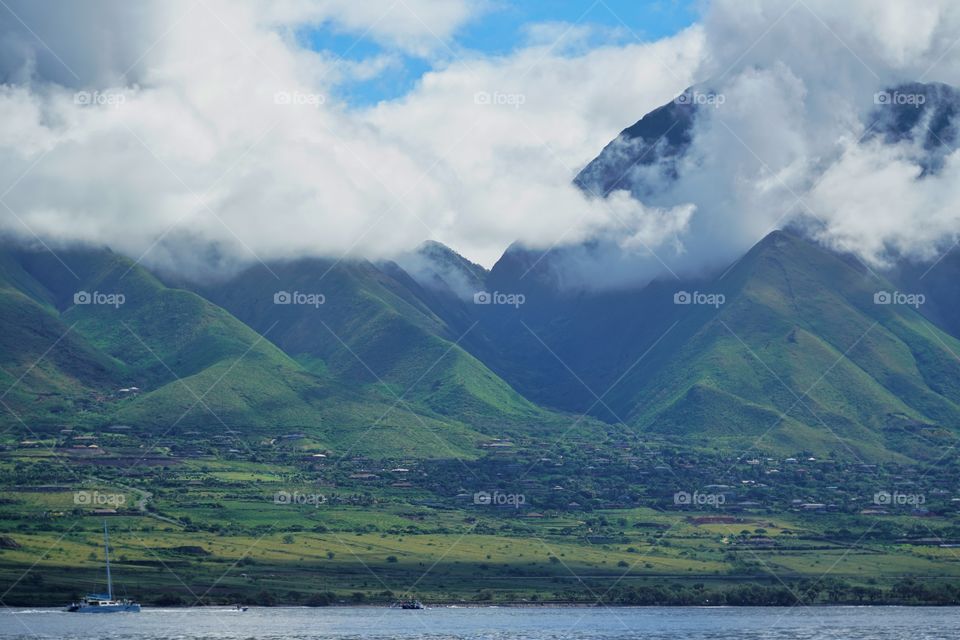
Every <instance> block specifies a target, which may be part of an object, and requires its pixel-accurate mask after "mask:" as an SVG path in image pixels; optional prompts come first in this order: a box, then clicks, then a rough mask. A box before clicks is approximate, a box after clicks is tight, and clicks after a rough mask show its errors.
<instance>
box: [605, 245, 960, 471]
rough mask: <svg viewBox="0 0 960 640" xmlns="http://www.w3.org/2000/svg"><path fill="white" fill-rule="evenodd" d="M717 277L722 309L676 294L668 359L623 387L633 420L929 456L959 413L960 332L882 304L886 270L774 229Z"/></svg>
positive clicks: (768, 441) (789, 444) (700, 433)
mask: <svg viewBox="0 0 960 640" xmlns="http://www.w3.org/2000/svg"><path fill="white" fill-rule="evenodd" d="M718 289H719V290H721V291H723V292H724V293H725V295H726V296H727V300H726V304H724V305H723V306H722V307H721V308H719V309H717V310H714V309H712V308H710V307H704V308H697V307H696V306H682V305H678V312H679V313H680V317H679V322H680V325H678V331H675V332H674V333H673V334H672V336H671V338H670V340H669V341H665V343H664V344H663V345H662V352H661V354H660V356H659V358H658V362H657V363H656V364H657V365H659V366H657V367H656V369H655V370H651V368H647V369H645V370H643V371H640V372H637V373H636V374H634V375H632V376H628V378H627V379H626V380H625V381H624V383H623V384H622V385H621V386H620V387H619V391H618V392H617V394H616V395H617V399H616V401H617V402H619V403H621V404H626V403H632V405H633V408H632V409H631V412H630V418H629V420H630V421H631V422H632V423H633V424H636V425H638V426H640V427H642V428H645V429H650V430H654V431H659V432H669V433H683V434H687V435H689V436H691V437H695V438H697V439H700V440H705V439H710V438H720V439H726V438H730V437H733V438H735V439H737V440H738V442H739V443H740V444H743V443H748V444H749V443H752V442H755V443H757V444H759V445H761V446H764V447H765V448H773V449H778V448H779V449H791V448H793V449H792V450H796V445H797V443H805V444H806V447H805V448H807V449H809V450H811V451H816V452H818V453H824V452H827V451H847V452H848V453H851V454H853V455H857V456H861V457H865V458H866V457H876V456H894V455H899V454H906V455H922V454H924V453H926V454H931V455H932V454H933V453H935V452H934V451H932V450H931V448H930V447H929V438H930V437H936V434H937V432H938V431H941V430H944V429H950V430H952V429H954V428H955V427H956V425H957V424H960V386H958V385H957V379H958V375H960V362H958V361H957V360H956V358H955V357H954V356H953V355H952V354H951V350H952V351H954V352H958V353H960V343H958V342H957V341H956V340H955V339H953V338H951V337H950V336H948V335H947V334H946V333H944V332H943V331H941V330H939V329H937V328H936V327H935V326H934V325H932V324H930V323H929V322H928V321H927V320H926V319H924V318H923V317H922V316H921V315H920V314H919V313H918V312H917V311H916V310H915V309H913V308H911V307H908V306H902V305H878V304H875V303H874V294H875V293H876V292H877V291H890V290H892V286H891V285H890V283H889V282H886V281H884V280H878V279H877V278H876V277H875V276H873V275H871V274H869V273H867V272H866V271H865V270H864V269H863V268H862V267H860V266H858V265H856V264H853V263H851V262H848V261H846V260H845V259H843V258H842V257H840V256H837V255H835V254H832V253H830V252H828V251H825V250H823V249H821V248H819V247H817V246H815V245H813V244H811V243H810V242H807V241H805V240H803V239H801V238H799V237H797V236H794V235H792V234H789V233H783V232H777V233H774V234H771V235H770V236H768V237H767V238H766V239H765V240H764V241H763V242H761V243H760V244H759V245H757V246H756V247H755V248H754V249H753V250H751V251H750V253H749V254H748V255H747V256H746V257H745V258H744V259H743V260H742V261H741V262H740V263H739V264H738V265H737V266H736V267H735V268H734V269H733V270H732V271H731V273H730V274H729V275H728V276H726V278H725V281H724V282H722V283H721V284H720V287H718ZM685 314H686V315H685ZM925 436H926V439H925ZM925 444H926V445H927V446H924V445H925ZM894 452H896V453H894Z"/></svg>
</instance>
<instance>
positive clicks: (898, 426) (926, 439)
mask: <svg viewBox="0 0 960 640" xmlns="http://www.w3.org/2000/svg"><path fill="white" fill-rule="evenodd" d="M910 87H912V88H911V90H913V91H922V92H924V95H927V96H928V99H927V100H926V102H925V105H924V106H923V108H922V109H916V108H914V109H913V111H910V112H903V113H900V112H894V113H893V115H889V114H888V115H887V116H886V117H885V118H883V119H881V125H880V126H879V128H878V130H877V131H876V132H875V134H874V135H877V136H882V137H885V138H889V139H890V140H891V141H895V140H897V139H902V137H904V136H915V135H919V131H920V129H919V127H920V126H923V127H925V128H929V126H931V125H930V123H933V125H932V126H933V127H934V131H935V132H938V133H936V134H935V135H934V136H933V137H932V138H930V139H929V140H927V141H926V142H925V143H924V145H923V148H924V149H926V151H927V155H926V156H925V159H924V161H923V162H924V164H923V166H924V170H925V171H930V172H935V171H937V169H938V167H939V166H940V163H941V162H942V158H943V154H944V149H943V147H942V145H943V144H946V142H943V141H947V142H949V141H950V140H952V139H953V136H954V135H955V134H954V116H955V113H956V109H957V105H958V104H960V99H958V94H957V92H956V91H955V90H953V89H952V88H950V87H945V86H943V85H910ZM685 95H686V94H685ZM696 117H697V106H696V105H695V104H693V103H692V101H691V100H680V99H678V100H675V101H673V102H671V103H670V104H668V105H666V106H664V107H662V108H660V109H657V110H655V111H653V112H652V113H650V114H648V115H647V116H645V117H644V118H643V119H641V120H640V121H639V122H637V123H636V124H635V125H633V126H631V127H629V128H627V129H625V130H624V132H623V133H622V134H621V135H620V136H618V138H617V139H616V140H615V141H613V142H611V143H610V145H608V146H607V147H606V148H605V149H604V150H603V151H602V152H601V153H600V155H599V156H598V157H597V159H596V160H594V161H593V162H591V163H590V164H589V165H587V167H585V168H584V170H583V171H582V172H581V173H580V174H579V175H578V176H577V178H576V179H575V183H576V184H577V185H578V186H580V187H581V188H583V189H584V190H586V191H588V192H590V193H591V194H593V195H594V196H595V197H601V198H602V197H606V196H608V195H609V194H610V193H611V192H612V191H614V190H620V189H622V190H626V191H629V192H630V193H631V194H632V195H634V196H635V197H655V194H653V193H652V189H653V187H652V186H651V185H652V184H653V183H652V182H650V181H649V177H650V172H651V171H656V172H659V178H658V181H659V180H660V179H662V178H664V177H666V178H667V179H669V177H670V175H671V174H672V173H675V172H677V171H680V170H681V169H680V164H679V163H678V162H677V159H679V158H681V157H682V155H683V153H684V152H685V150H686V149H687V148H688V147H689V145H690V141H691V137H692V136H693V135H694V134H693V131H694V129H693V122H694V121H695V119H696ZM921 120H922V121H923V122H922V125H921ZM608 250H609V247H607V246H606V245H603V244H596V243H591V242H585V243H583V244H581V245H577V246H572V247H559V248H554V249H550V250H547V251H542V250H534V249H531V248H527V247H524V246H521V245H514V246H512V247H510V248H509V249H508V250H507V251H506V252H505V253H504V255H503V256H502V258H501V259H500V260H499V261H498V262H497V263H496V264H495V265H494V266H493V268H492V269H490V270H487V269H485V268H483V267H481V266H479V265H476V264H473V263H471V262H470V261H468V260H467V259H465V258H463V257H462V256H460V255H459V254H457V253H456V252H455V251H454V250H452V249H450V248H448V247H445V246H444V245H442V244H439V243H436V242H428V243H425V244H424V245H422V246H421V247H420V248H419V249H417V250H416V251H414V252H411V253H410V254H408V255H405V256H402V257H400V258H397V259H396V260H394V261H384V262H372V261H368V260H362V259H347V260H332V259H321V258H303V259H297V260H290V261H283V262H271V263H268V264H255V265H253V266H249V267H248V268H246V269H245V270H243V271H240V272H238V273H235V274H233V275H231V276H230V277H228V278H226V279H219V280H215V281H203V282H192V281H185V280H182V279H179V278H174V277H171V276H169V275H168V274H163V273H152V272H151V271H150V270H149V269H147V268H146V267H144V266H143V265H141V264H138V263H136V262H134V261H133V260H131V259H130V258H129V257H126V256H122V255H119V254H117V253H114V252H112V251H111V250H109V249H107V248H96V247H83V248H73V249H69V250H60V249H58V250H57V251H56V253H53V252H51V251H48V250H46V249H44V248H42V247H40V248H38V247H33V246H25V245H23V244H22V243H16V242H13V241H8V242H6V243H5V244H4V246H3V248H2V249H0V318H2V323H3V327H4V331H3V332H2V334H0V335H2V337H0V361H2V370H0V386H2V388H3V389H6V390H7V391H6V392H5V393H3V395H2V396H0V400H2V403H3V405H4V406H5V407H6V410H5V411H4V413H3V417H2V419H0V420H2V423H3V427H4V430H5V432H6V433H9V434H16V435H17V437H21V438H25V437H41V438H42V437H44V435H45V434H49V433H53V432H55V431H56V430H59V429H62V428H65V427H76V426H80V427H84V428H90V429H97V428H100V427H104V426H107V425H117V424H121V425H127V426H129V427H130V428H131V429H132V430H134V431H135V432H136V433H139V434H142V435H143V437H144V440H145V442H147V443H150V442H152V441H154V440H161V439H163V438H164V437H165V436H167V435H176V434H191V433H192V434H201V435H203V434H210V433H235V434H239V435H242V436H245V437H250V436H263V437H278V436H281V435H284V434H289V433H298V434H302V435H304V436H305V437H307V438H309V439H310V440H312V441H313V442H314V443H315V445H316V446H317V447H321V448H326V449H330V450H332V451H334V452H336V453H338V454H342V455H346V454H347V453H349V452H355V453H360V454H366V455H389V456H393V457H404V456H408V457H475V456H478V455H481V452H482V448H481V446H482V445H483V444H484V443H489V442H490V441H491V440H492V439H494V438H505V439H513V438H522V437H528V436H533V437H560V436H561V435H562V434H564V433H566V432H567V431H569V430H571V429H572V430H576V431H577V432H579V433H585V434H590V433H597V434H601V433H603V432H604V431H605V429H607V426H608V425H617V427H618V428H627V429H631V430H634V431H636V432H639V433H644V434H649V436H650V437H651V438H667V439H671V440H673V441H675V442H680V443H687V444H689V445H690V446H698V447H711V448H734V449H744V448H751V449H759V450H766V451H771V452H773V451H776V452H780V453H796V452H809V453H811V454H816V455H838V456H853V457H855V458H857V459H862V460H887V459H896V460H922V459H934V458H935V457H936V455H937V453H938V450H939V448H940V447H941V446H942V444H943V443H946V442H949V441H951V440H952V438H953V436H954V435H955V433H956V431H957V428H958V425H960V358H958V355H957V354H960V320H958V315H957V313H956V309H957V304H956V301H957V300H958V295H957V294H958V293H960V291H958V290H957V288H958V285H957V284H956V283H957V282H958V278H957V276H958V275H960V251H957V250H956V249H954V250H952V251H949V252H947V254H946V255H945V256H944V257H943V258H942V259H940V260H938V261H937V262H936V263H931V264H915V263H912V262H910V261H908V260H900V261H897V263H896V264H895V266H894V267H892V268H890V269H887V270H884V271H882V272H877V271H876V270H874V269H870V268H868V267H867V266H865V265H864V264H862V263H861V262H859V261H858V260H857V259H856V258H854V257H853V256H850V255H844V254H840V253H837V252H834V251H831V250H829V249H827V248H824V247H823V246H821V245H820V244H818V243H817V242H815V241H813V240H811V239H809V238H808V237H807V236H806V235H805V234H804V232H803V231H802V230H800V229H792V228H790V229H783V230H777V231H773V232H771V233H770V234H769V235H767V236H766V237H765V238H763V239H762V240H761V241H760V242H759V243H757V244H756V245H755V246H754V247H753V248H751V249H750V250H749V251H748V252H747V253H746V254H745V255H743V256H741V257H740V258H739V259H737V260H736V261H735V262H733V263H732V264H728V265H723V267H722V268H718V269H716V270H715V271H713V272H709V273H704V274H700V275H698V276H697V277H695V278H686V277H679V276H674V275H672V274H668V275H663V276H661V277H658V278H655V279H653V280H652V281H649V282H645V283H642V284H634V285H630V286H623V287H615V288H590V287H585V286H582V283H581V284H578V285H577V286H568V283H567V282H566V280H565V276H564V274H565V272H564V269H565V268H569V267H565V265H566V264H567V262H566V258H567V257H568V256H569V255H570V254H571V252H576V253H577V254H578V255H583V254H587V255H589V254H590V252H605V251H608ZM598 437H599V435H598Z"/></svg>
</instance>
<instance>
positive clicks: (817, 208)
mask: <svg viewBox="0 0 960 640" xmlns="http://www.w3.org/2000/svg"><path fill="white" fill-rule="evenodd" d="M9 5H10V9H11V11H12V12H13V13H15V14H16V16H17V18H15V17H14V15H13V13H11V12H10V11H6V12H3V11H0V51H2V52H3V55H2V56H0V60H2V63H0V73H2V74H3V82H4V84H3V85H0V194H2V196H0V202H2V203H3V205H5V206H0V220H2V223H0V228H2V230H3V231H6V232H8V233H15V234H17V235H19V236H21V237H23V238H27V239H31V238H34V237H40V238H43V239H44V241H45V242H47V243H48V244H51V246H55V245H56V244H58V243H63V244H67V243H72V242H85V243H93V244H105V245H109V246H111V247H113V248H114V249H115V250H118V251H122V252H124V253H126V254H128V255H130V256H132V257H134V258H137V259H142V260H143V262H144V263H146V264H149V265H152V266H158V267H165V268H170V269H178V270H180V271H181V272H187V275H190V274H194V275H197V274H205V273H210V272H211V270H212V271H216V270H218V269H230V268H233V267H235V266H236V265H239V264H243V263H249V262H253V261H256V260H271V259H280V258H291V257H297V256H302V255H324V256H335V257H339V256H341V255H345V254H347V255H357V256H365V257H370V258H383V257H390V256H393V255H397V254H400V253H403V252H405V251H409V250H410V249H411V248H412V247H414V246H416V245H418V244H419V243H420V242H421V241H423V240H424V239H435V240H439V241H442V242H444V243H446V244H448V245H450V246H452V247H453V248H455V249H457V250H458V251H460V252H461V253H463V254H464V255H466V256H468V257H469V258H471V259H473V260H475V261H478V262H481V263H483V264H485V265H487V266H489V265H490V264H492V263H493V262H494V261H495V260H496V259H497V257H499V255H500V253H501V252H502V251H503V249H504V248H506V247H507V246H508V245H509V244H511V243H512V242H514V241H520V242H522V243H523V244H525V245H526V246H529V247H531V248H533V249H535V250H539V251H543V250H547V249H549V248H550V247H557V246H577V245H578V244H579V243H581V242H584V241H585V240H589V239H594V240H599V241H600V243H601V244H608V245H609V246H611V247H614V248H615V249H614V251H615V253H616V255H615V256H614V258H612V260H613V261H614V262H616V263H617V264H618V265H620V268H618V269H615V270H611V269H608V268H606V267H605V266H604V267H603V268H597V266H598V265H602V264H604V262H603V261H599V262H598V261H597V260H596V259H592V261H591V259H589V256H588V259H585V260H584V261H583V262H580V263H577V264H576V266H575V268H574V269H573V270H574V271H576V272H578V273H579V274H580V278H579V280H580V282H578V283H577V284H578V286H606V285H613V286H622V285H625V284H630V283H631V282H633V281H636V282H640V281H643V280H645V279H649V278H651V277H654V276H656V275H662V274H664V273H668V272H669V273H677V274H680V275H682V274H684V273H692V272H695V271H698V270H701V269H703V268H705V267H710V266H716V265H721V264H723V263H725V262H729V261H731V260H733V259H735V258H736V257H737V256H738V254H739V253H742V252H743V251H744V250H746V249H747V248H749V246H751V245H752V244H753V243H755V242H756V241H757V240H759V239H760V238H761V237H762V236H763V235H764V234H765V233H767V232H768V231H770V230H772V229H774V228H778V227H783V226H785V225H786V224H788V223H789V222H790V221H792V220H796V219H798V218H801V217H806V218H813V219H815V220H816V221H817V222H818V231H817V233H818V237H819V238H820V239H821V240H822V241H823V242H824V243H826V244H829V245H831V246H834V247H837V248H841V249H844V250H848V251H852V252H856V253H858V254H859V255H861V257H862V258H863V259H864V260H865V261H868V262H870V263H874V264H878V265H879V264H883V262H884V261H885V260H887V259H888V258H889V256H890V255H891V253H899V254H906V255H909V256H915V257H918V258H927V259H930V258H931V257H934V256H935V255H936V252H937V250H938V249H939V248H941V247H942V246H944V243H949V242H950V241H952V238H953V234H954V233H955V230H956V229H957V222H958V220H957V215H956V214H955V213H954V212H953V211H952V210H951V207H950V206H949V205H948V204H947V203H949V202H952V201H954V200H953V195H954V190H955V189H956V188H957V187H956V186H955V185H957V184H960V180H958V179H957V178H958V177H960V176H958V175H957V171H958V170H960V167H958V161H957V160H956V158H955V154H954V153H953V152H952V149H951V148H948V151H947V152H946V153H944V154H943V155H944V157H943V160H942V163H941V166H940V169H939V170H938V171H937V172H936V173H935V174H929V175H922V176H921V173H922V167H921V166H920V161H919V160H918V155H917V154H918V150H917V143H916V142H915V141H911V140H902V141H900V142H898V143H895V144H891V143H889V141H884V140H881V139H875V138H870V137H869V135H868V134H869V129H870V127H871V125H872V122H871V114H872V113H873V112H874V111H875V110H876V109H877V108H878V106H882V105H877V104H875V101H874V94H875V93H876V92H878V91H880V90H882V89H884V88H886V87H891V86H896V85H897V84H899V83H902V82H905V81H915V80H921V81H941V82H947V83H960V78H957V77H956V76H957V75H958V73H960V71H958V69H960V67H958V65H957V62H958V56H960V47H954V46H953V44H954V42H955V40H956V38H960V8H958V7H954V6H953V4H952V3H950V2H948V1H947V0H942V1H931V2H926V3H923V4H922V6H917V5H916V3H912V2H900V1H899V0H891V1H888V2H884V3H882V4H878V3H875V2H869V1H868V0H855V1H853V2H846V3H835V2H828V1H826V0H816V1H814V0H803V1H800V2H793V3H791V2H789V1H788V0H770V1H767V2H762V3H743V2H740V1H737V0H715V1H714V2H713V3H711V4H710V5H709V6H708V8H707V10H706V13H705V15H704V18H703V21H702V24H701V25H699V26H696V27H692V28H690V29H688V30H686V31H685V32H683V33H681V34H679V35H677V36H674V37H672V38H669V39H665V40H662V41H660V42H656V43H639V42H636V43H628V44H623V43H622V38H621V37H619V36H618V38H617V39H616V40H617V41H616V43H615V44H611V45H609V46H594V47H592V48H587V49H584V48H582V47H579V46H578V47H575V48H573V49H569V48H565V47H563V46H558V47H553V46H551V45H550V43H544V42H543V41H542V40H543V39H542V38H538V39H531V41H530V42H529V43H528V44H527V45H525V46H524V47H523V48H520V49H518V50H517V51H515V52H514V53H511V54H509V55H504V56H498V57H488V56H482V55H480V54H476V53H471V52H465V51H460V50H458V49H457V48H456V47H455V45H452V44H451V43H452V38H453V35H454V34H455V33H456V31H457V29H459V28H460V27H461V26H462V25H463V24H465V23H466V22H467V21H469V20H470V19H471V17H472V16H475V15H477V13H478V12H480V11H486V10H490V8H489V7H487V6H485V5H484V6H481V5H475V4H473V3H470V2H467V1H466V0H463V1H462V2H444V3H440V4H439V5H438V4H437V3H434V2H430V1H428V0H421V1H418V2H413V1H412V0H407V1H406V2H401V3H388V2H371V3H359V4H358V3H349V2H336V1H329V2H307V1H302V2H297V1H290V2H282V3H260V2H249V3H243V4H239V3H226V2H218V1H216V0H205V1H198V2H186V1H185V2H162V3H161V2H147V3H137V5H136V7H135V8H134V7H133V5H131V4H129V3H113V2H100V3H85V4H83V5H81V4H78V3H64V4H63V5H62V6H61V7H60V8H59V9H58V10H46V11H40V10H39V9H37V8H36V7H35V6H34V5H33V4H32V3H27V2H10V3H9ZM394 6H396V7H397V8H396V9H395V11H398V12H399V13H396V14H395V15H392V16H389V15H388V17H387V18H386V19H380V18H381V17H382V15H383V13H384V12H385V11H387V9H390V8H391V7H394ZM391 10H393V9H391ZM21 19H22V21H23V23H25V24H26V25H29V26H30V29H29V30H28V29H25V28H24V26H23V23H21V22H20V20H21ZM319 25H324V26H325V27H327V28H330V27H333V28H335V29H338V30H341V31H343V32H345V33H351V34H356V35H357V36H359V35H360V34H361V33H363V31H364V30H365V29H367V28H369V29H370V32H369V36H370V37H374V38H375V39H377V40H378V41H379V42H381V43H382V44H383V45H384V47H385V50H387V51H389V50H391V48H392V49H393V50H395V51H397V52H401V53H403V54H404V55H414V56H423V57H425V58H428V59H430V60H431V61H433V63H434V64H435V70H434V71H431V72H429V73H427V74H426V75H425V76H424V77H423V79H422V80H421V82H420V83H419V84H418V85H417V86H416V87H415V88H414V89H413V90H412V91H410V92H409V93H408V94H407V95H405V96H403V97H401V98H398V99H396V100H390V101H386V102H381V103H380V104H378V105H375V106H373V107H367V108H355V107H350V106H348V105H346V104H344V103H343V102H342V101H341V100H339V99H338V89H339V87H340V86H341V83H342V82H343V81H344V80H345V79H346V78H350V77H357V76H365V77H375V76H376V75H377V74H378V73H384V72H387V71H388V70H389V68H390V65H391V64H392V62H391V61H390V60H387V59H384V57H383V56H377V57H374V58H371V59H368V60H363V61H360V62H357V61H344V60H340V59H338V58H337V57H336V56H334V55H332V54H330V53H329V52H323V51H320V52H317V51H313V50H311V49H310V48H309V47H308V46H306V44H305V42H306V39H305V38H304V37H303V31H304V30H305V29H309V28H316V27H317V26H319ZM31 31H32V32H33V33H31ZM621 35H622V34H621ZM698 83H708V84H709V86H710V89H711V91H713V92H716V93H718V94H720V95H723V97H724V100H723V103H722V104H711V105H703V107H702V108H701V109H700V110H699V113H700V115H699V116H698V118H697V120H696V125H695V135H694V138H693V142H692V143H691V146H690V148H689V149H688V151H687V153H686V154H685V156H684V158H683V159H682V160H681V161H680V164H679V178H678V179H677V180H667V179H665V178H664V176H665V172H656V171H651V172H649V175H650V176H651V177H650V179H651V180H661V183H660V184H654V185H653V188H652V190H651V191H652V195H651V196H650V197H649V198H645V199H644V201H643V202H640V201H638V200H637V199H635V198H632V197H630V196H629V195H628V194H627V193H626V192H614V193H612V194H610V195H609V196H608V197H607V198H605V199H603V198H596V197H591V196H589V195H587V194H584V193H582V192H580V191H579V190H578V189H577V188H576V187H574V186H573V185H572V184H571V180H572V178H573V177H574V175H576V173H577V171H579V169H580V168H582V167H583V166H584V165H585V164H586V163H587V162H588V161H589V160H590V159H591V158H592V157H593V156H595V155H596V154H597V153H598V152H599V150H600V148H602V146H603V145H604V144H606V142H607V141H609V140H610V139H612V138H613V137H614V136H615V135H616V134H617V132H618V131H620V130H621V129H623V128H624V127H625V126H627V125H629V124H631V123H632V122H633V121H635V120H636V119H638V118H639V117H641V116H642V115H643V114H645V113H646V112H648V111H650V110H651V109H653V108H655V107H657V106H659V105H660V104H663V103H665V102H668V101H669V100H670V99H672V98H673V97H674V96H676V95H678V94H680V92H681V91H682V90H683V89H684V88H685V87H687V86H690V85H697V84H698ZM569 253H570V254H571V255H573V254H575V253H577V252H576V251H571V252H569Z"/></svg>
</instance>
